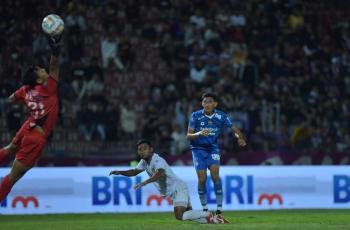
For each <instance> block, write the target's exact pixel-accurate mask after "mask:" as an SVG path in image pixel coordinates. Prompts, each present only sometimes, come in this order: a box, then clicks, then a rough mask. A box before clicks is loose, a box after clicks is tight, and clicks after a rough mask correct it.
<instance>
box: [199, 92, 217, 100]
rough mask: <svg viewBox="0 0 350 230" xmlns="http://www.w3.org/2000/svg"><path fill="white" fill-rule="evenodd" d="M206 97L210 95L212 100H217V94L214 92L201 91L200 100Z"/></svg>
mask: <svg viewBox="0 0 350 230" xmlns="http://www.w3.org/2000/svg"><path fill="white" fill-rule="evenodd" d="M206 97H212V98H213V99H214V101H216V102H217V101H218V96H217V95H216V94H215V93H203V95H202V100H203V99H204V98H206Z"/></svg>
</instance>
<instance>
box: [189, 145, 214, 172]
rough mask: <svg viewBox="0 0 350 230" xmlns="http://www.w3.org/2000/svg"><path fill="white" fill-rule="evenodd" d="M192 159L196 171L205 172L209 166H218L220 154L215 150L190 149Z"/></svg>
mask: <svg viewBox="0 0 350 230" xmlns="http://www.w3.org/2000/svg"><path fill="white" fill-rule="evenodd" d="M192 157H193V164H194V166H195V168H196V170H207V169H208V168H209V167H210V166H211V165H220V152H219V150H217V149H214V150H203V149H192Z"/></svg>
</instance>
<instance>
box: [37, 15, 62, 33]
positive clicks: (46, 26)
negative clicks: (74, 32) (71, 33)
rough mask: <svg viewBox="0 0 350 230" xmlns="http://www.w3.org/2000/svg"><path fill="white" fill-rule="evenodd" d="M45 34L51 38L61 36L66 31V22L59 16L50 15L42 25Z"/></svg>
mask: <svg viewBox="0 0 350 230" xmlns="http://www.w3.org/2000/svg"><path fill="white" fill-rule="evenodd" d="M41 27H42V28H43V31H44V33H46V34H47V35H49V36H56V35H60V34H61V33H62V32H63V29H64V22H63V20H62V18H61V17H60V16H58V15H57V14H49V15H47V16H46V17H45V18H44V19H43V22H42V23H41Z"/></svg>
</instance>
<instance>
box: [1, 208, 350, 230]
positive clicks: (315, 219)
mask: <svg viewBox="0 0 350 230" xmlns="http://www.w3.org/2000/svg"><path fill="white" fill-rule="evenodd" d="M349 216H350V210H283V211H282V210H278V211H242V212H241V211H236V212H225V213H224V217H225V218H227V219H229V220H230V221H231V223H230V224H225V225H224V224H222V225H203V224H202V225H201V224H197V223H194V222H190V221H186V222H182V221H177V220H176V219H175V218H174V216H173V214H172V213H138V214H65V215H58V214H57V215H13V216H7V215H0V230H5V229H6V230H8V229H15V230H32V229H33V230H113V229H130V230H138V229H140V230H141V229H142V230H147V229H152V230H158V229H159V230H164V229H165V230H170V229H200V230H203V229H233V230H243V229H244V230H265V229H276V230H277V229H283V230H304V229H305V230H326V229H327V230H328V229H334V230H343V229H344V230H349V229H350V218H349Z"/></svg>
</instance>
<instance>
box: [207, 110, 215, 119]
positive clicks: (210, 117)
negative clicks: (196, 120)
mask: <svg viewBox="0 0 350 230" xmlns="http://www.w3.org/2000/svg"><path fill="white" fill-rule="evenodd" d="M215 114H216V113H215V112H214V113H213V114H212V115H210V116H209V115H206V114H204V116H206V117H207V118H209V119H212V118H213V117H214V116H215Z"/></svg>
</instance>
